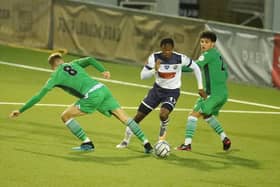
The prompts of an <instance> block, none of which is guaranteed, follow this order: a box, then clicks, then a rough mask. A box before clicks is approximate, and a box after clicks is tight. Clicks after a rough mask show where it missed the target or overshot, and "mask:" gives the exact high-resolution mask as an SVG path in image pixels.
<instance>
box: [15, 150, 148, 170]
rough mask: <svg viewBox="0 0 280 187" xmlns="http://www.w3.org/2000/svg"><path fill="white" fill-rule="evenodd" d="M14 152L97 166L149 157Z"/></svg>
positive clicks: (119, 163) (146, 155)
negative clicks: (92, 163)
mask: <svg viewBox="0 0 280 187" xmlns="http://www.w3.org/2000/svg"><path fill="white" fill-rule="evenodd" d="M15 150H16V151H19V152H25V153H30V154H33V155H37V156H38V155H40V156H44V157H52V158H58V159H63V160H68V161H73V162H87V163H89V162H94V163H98V164H106V165H115V166H117V165H122V166H123V165H124V164H125V163H127V162H128V161H130V160H134V159H139V158H147V157H150V156H151V155H148V154H144V153H143V154H142V155H137V156H124V155H122V156H116V155H113V156H96V155H94V154H92V153H93V151H89V152H71V153H70V154H68V155H65V156H63V155H57V154H52V153H43V152H37V151H30V150H26V149H18V148H16V149H15Z"/></svg>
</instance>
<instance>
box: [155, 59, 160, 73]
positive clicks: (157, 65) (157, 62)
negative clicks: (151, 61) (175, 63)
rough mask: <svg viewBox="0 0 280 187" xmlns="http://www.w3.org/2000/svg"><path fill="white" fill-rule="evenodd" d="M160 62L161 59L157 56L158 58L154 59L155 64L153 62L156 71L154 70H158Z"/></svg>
mask: <svg viewBox="0 0 280 187" xmlns="http://www.w3.org/2000/svg"><path fill="white" fill-rule="evenodd" d="M160 63H161V60H160V59H159V58H158V59H157V60H156V64H155V71H156V72H157V71H158V70H159V67H160Z"/></svg>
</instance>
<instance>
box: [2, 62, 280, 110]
mask: <svg viewBox="0 0 280 187" xmlns="http://www.w3.org/2000/svg"><path fill="white" fill-rule="evenodd" d="M0 64H3V65H8V66H13V67H20V68H25V69H30V70H37V71H43V72H53V71H52V70H50V69H46V68H39V67H34V66H28V65H22V64H16V63H9V62H3V61H0ZM93 78H94V79H96V80H99V81H104V82H110V83H115V84H121V85H127V86H134V87H141V88H148V89H150V88H151V86H147V85H143V84H137V83H130V82H124V81H118V80H112V79H103V78H98V77H93ZM181 94H184V95H192V96H198V94H197V93H192V92H186V91H181ZM228 101H229V102H233V103H240V104H245V105H252V106H258V107H264V108H271V109H276V110H280V107H279V106H273V105H266V104H261V103H255V102H249V101H242V100H237V99H228Z"/></svg>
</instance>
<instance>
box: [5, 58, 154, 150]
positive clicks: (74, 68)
mask: <svg viewBox="0 0 280 187" xmlns="http://www.w3.org/2000/svg"><path fill="white" fill-rule="evenodd" d="M48 62H49V64H50V66H51V68H52V69H53V70H54V72H53V73H52V74H51V77H50V78H49V80H48V81H47V82H46V83H45V85H44V86H43V87H42V89H41V90H40V91H39V92H38V93H37V94H36V95H35V96H33V97H32V98H31V99H30V100H28V101H27V102H26V103H25V104H24V105H23V106H22V107H21V108H20V109H19V110H15V111H12V112H11V114H10V117H11V118H13V117H17V116H19V115H20V114H21V113H23V112H24V111H26V110H27V109H29V108H30V107H32V106H33V105H34V104H36V103H37V102H39V101H40V100H41V99H42V98H43V97H44V96H45V95H46V94H47V93H48V92H49V91H50V90H52V88H54V87H59V88H62V89H63V90H64V91H66V92H68V93H69V94H71V95H74V96H76V97H77V98H79V100H78V101H77V102H75V103H74V104H73V105H71V106H69V107H68V108H67V109H66V110H65V111H64V112H63V113H62V115H61V119H62V121H63V122H64V123H65V125H66V126H67V127H68V128H69V129H70V131H71V132H72V133H73V134H74V135H75V136H76V137H77V138H78V139H80V140H81V141H82V143H81V145H80V146H78V147H74V148H73V149H76V150H80V151H88V150H93V149H94V144H93V142H92V141H91V140H90V139H89V137H87V135H86V133H85V132H84V130H83V129H82V127H81V126H80V125H79V123H78V122H77V121H76V120H75V119H74V118H75V117H78V116H83V115H86V114H91V113H93V112H94V111H96V110H97V111H99V112H100V113H102V114H103V115H105V116H107V117H110V116H111V115H113V116H115V117H116V118H117V119H119V120H120V121H121V122H122V123H124V124H125V125H126V126H128V127H129V128H130V129H131V130H132V131H133V133H134V134H135V135H136V136H137V138H138V139H139V140H140V141H141V142H142V143H143V145H144V151H145V152H146V153H150V152H151V151H152V147H151V144H150V143H149V141H148V139H147V138H146V137H145V135H144V133H143V131H142V130H141V129H140V128H139V126H138V124H137V123H136V122H135V121H134V120H133V119H132V118H130V117H129V116H128V115H127V114H126V113H125V112H124V111H123V110H122V109H121V107H120V105H119V104H118V102H117V101H116V99H115V98H114V97H113V96H112V94H111V92H110V90H109V89H108V88H107V87H106V86H105V85H104V84H102V83H100V82H98V81H97V80H94V79H92V78H91V77H90V76H89V75H88V74H87V73H86V71H85V70H84V68H86V67H88V66H93V67H95V68H96V69H97V70H98V71H99V72H101V73H102V74H103V76H104V78H107V79H109V78H110V72H109V71H106V69H105V68H104V67H103V65H102V64H100V63H99V62H97V61H96V60H95V59H94V58H91V57H86V58H81V59H77V60H74V61H72V62H70V63H64V60H63V58H62V55H61V53H53V54H51V55H50V56H49V58H48Z"/></svg>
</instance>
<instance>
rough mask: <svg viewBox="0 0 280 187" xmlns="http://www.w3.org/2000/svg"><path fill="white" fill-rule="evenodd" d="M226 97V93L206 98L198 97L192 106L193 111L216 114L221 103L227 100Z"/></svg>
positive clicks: (221, 105)
mask: <svg viewBox="0 0 280 187" xmlns="http://www.w3.org/2000/svg"><path fill="white" fill-rule="evenodd" d="M227 98H228V96H227V95H222V96H221V95H216V96H210V97H208V98H207V99H203V98H199V99H198V100H197V101H196V104H195V106H194V111H195V112H199V113H202V114H206V115H215V116H217V115H218V114H219V111H220V110H221V108H222V107H223V105H224V104H225V103H226V102H227Z"/></svg>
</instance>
